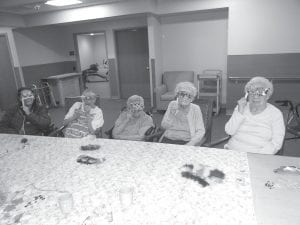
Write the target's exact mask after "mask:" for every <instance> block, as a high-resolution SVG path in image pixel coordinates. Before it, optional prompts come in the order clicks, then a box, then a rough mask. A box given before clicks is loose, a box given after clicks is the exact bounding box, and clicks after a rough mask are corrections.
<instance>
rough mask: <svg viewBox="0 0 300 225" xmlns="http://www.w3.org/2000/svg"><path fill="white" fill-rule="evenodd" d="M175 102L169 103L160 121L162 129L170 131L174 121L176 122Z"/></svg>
mask: <svg viewBox="0 0 300 225" xmlns="http://www.w3.org/2000/svg"><path fill="white" fill-rule="evenodd" d="M177 108H178V106H177V102H176V101H172V102H170V103H169V105H168V108H167V111H166V113H165V115H164V117H163V119H162V121H161V126H162V128H164V129H166V130H167V129H170V128H171V127H172V125H173V123H174V120H176V117H175V114H176V112H177Z"/></svg>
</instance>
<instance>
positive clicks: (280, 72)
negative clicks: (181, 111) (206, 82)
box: [226, 0, 300, 113]
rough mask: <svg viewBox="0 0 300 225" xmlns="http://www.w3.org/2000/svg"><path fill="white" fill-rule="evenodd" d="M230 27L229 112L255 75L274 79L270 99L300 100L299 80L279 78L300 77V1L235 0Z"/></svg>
mask: <svg viewBox="0 0 300 225" xmlns="http://www.w3.org/2000/svg"><path fill="white" fill-rule="evenodd" d="M253 15H255V16H253ZM228 27H229V28H228V66H227V70H228V82H227V83H228V92H227V104H226V108H227V110H228V113H230V112H231V111H232V110H233V108H234V107H235V105H236V101H237V100H238V99H239V98H241V96H243V87H244V85H245V84H246V82H247V81H248V80H249V79H250V78H251V77H254V76H265V77H268V78H269V79H271V80H274V83H275V91H274V94H273V96H272V97H271V99H270V102H274V101H275V100H278V99H282V98H285V99H291V100H294V101H296V102H298V99H299V97H298V96H299V95H300V89H299V82H298V81H296V80H293V79H289V81H284V82H279V81H276V77H279V78H293V77H295V78H299V77H300V65H299V60H300V41H299V40H300V29H299V28H300V1H298V0H286V1H281V0H263V1H262V0H244V1H239V0H231V4H230V10H229V25H228ZM234 77H240V78H242V79H243V78H245V79H243V80H242V81H237V80H236V79H234ZM273 78H275V79H273Z"/></svg>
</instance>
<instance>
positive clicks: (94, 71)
mask: <svg viewBox="0 0 300 225" xmlns="http://www.w3.org/2000/svg"><path fill="white" fill-rule="evenodd" d="M76 44H77V51H78V52H77V53H78V54H77V55H78V58H77V60H78V65H79V68H80V70H81V72H82V78H83V86H84V89H89V90H91V91H93V92H94V93H95V94H97V95H99V96H100V98H110V97H111V94H110V85H109V80H110V79H109V68H108V61H107V47H106V37H105V32H95V33H83V34H77V35H76Z"/></svg>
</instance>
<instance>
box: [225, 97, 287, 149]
mask: <svg viewBox="0 0 300 225" xmlns="http://www.w3.org/2000/svg"><path fill="white" fill-rule="evenodd" d="M225 131H226V133H227V134H229V135H231V138H230V140H229V142H228V143H227V144H226V145H225V147H226V148H228V149H233V150H239V151H245V152H252V153H262V154H275V153H276V152H277V151H278V150H279V149H280V148H281V146H282V143H283V139H284V135H285V125H284V121H283V116H282V113H281V111H280V110H279V109H277V108H276V107H275V106H273V105H271V104H269V103H267V107H266V109H265V110H264V111H262V112H261V113H259V114H256V115H253V114H252V113H251V112H250V109H249V103H248V104H247V105H246V107H245V110H244V113H243V114H241V113H240V112H239V111H238V107H236V108H235V110H234V112H233V114H232V116H231V118H230V120H229V121H228V122H227V123H226V125H225Z"/></svg>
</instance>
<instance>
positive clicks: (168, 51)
mask: <svg viewBox="0 0 300 225" xmlns="http://www.w3.org/2000/svg"><path fill="white" fill-rule="evenodd" d="M227 23H228V11H227V10H225V9H224V10H217V11H205V12H197V13H190V14H180V15H172V16H165V17H162V18H161V30H162V58H163V59H162V62H163V66H162V67H163V68H162V70H163V71H170V70H171V71H172V70H192V71H194V72H195V74H199V73H201V72H202V71H203V70H205V69H220V70H222V71H223V78H222V81H223V82H222V83H223V85H222V86H223V88H222V99H221V100H222V103H225V100H226V87H225V85H226V83H225V82H226V74H227Z"/></svg>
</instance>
